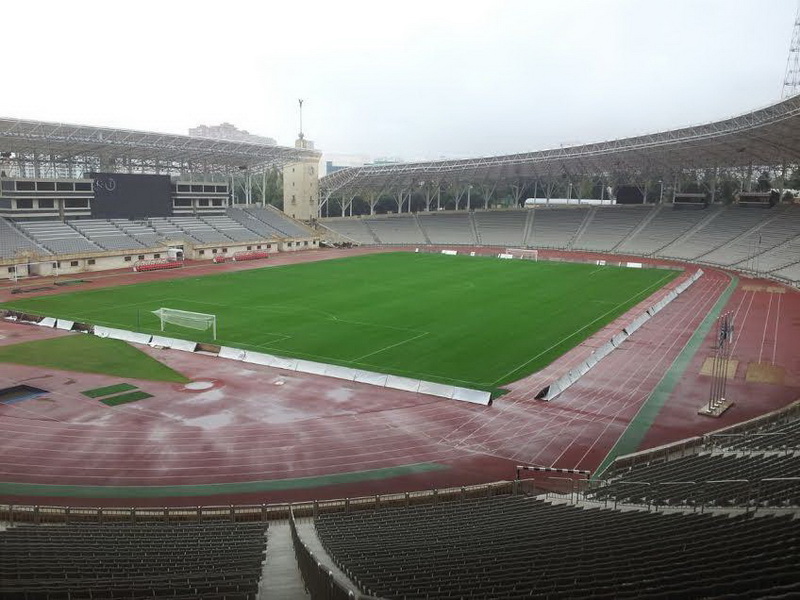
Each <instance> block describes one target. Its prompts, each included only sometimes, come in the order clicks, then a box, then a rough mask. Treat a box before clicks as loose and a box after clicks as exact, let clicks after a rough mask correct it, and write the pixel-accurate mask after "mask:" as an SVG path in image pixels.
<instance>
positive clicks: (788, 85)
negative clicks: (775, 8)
mask: <svg viewBox="0 0 800 600" xmlns="http://www.w3.org/2000/svg"><path fill="white" fill-rule="evenodd" d="M798 92H800V3H798V7H797V15H796V16H795V19H794V28H793V29H792V41H791V43H790V44H789V57H788V58H787V59H786V75H785V76H784V78H783V92H782V94H781V99H786V98H789V97H791V96H794V95H795V94H797V93H798Z"/></svg>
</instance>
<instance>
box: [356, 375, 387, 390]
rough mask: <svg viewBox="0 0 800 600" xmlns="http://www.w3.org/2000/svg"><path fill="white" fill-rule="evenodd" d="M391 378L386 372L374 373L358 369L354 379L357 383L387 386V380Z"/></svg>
mask: <svg viewBox="0 0 800 600" xmlns="http://www.w3.org/2000/svg"><path fill="white" fill-rule="evenodd" d="M388 378H389V376H388V375H385V374H384V373H374V372H373V371H358V372H357V373H356V378H355V379H354V381H355V382H356V383H366V384H367V385H377V386H379V387H386V380H387V379H388Z"/></svg>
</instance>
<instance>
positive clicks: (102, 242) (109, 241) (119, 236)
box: [67, 219, 145, 250]
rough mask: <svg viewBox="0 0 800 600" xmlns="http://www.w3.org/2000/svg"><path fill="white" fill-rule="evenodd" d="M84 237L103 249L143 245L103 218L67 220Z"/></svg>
mask: <svg viewBox="0 0 800 600" xmlns="http://www.w3.org/2000/svg"><path fill="white" fill-rule="evenodd" d="M67 224H68V225H70V226H72V227H74V228H75V229H76V230H77V231H79V232H80V233H81V234H82V235H84V236H85V237H86V238H88V239H89V240H91V241H92V242H94V243H95V244H97V245H98V246H100V247H101V248H102V249H103V250H136V249H139V248H143V247H145V246H144V245H143V244H142V243H141V242H139V241H138V240H137V239H135V238H133V237H131V236H130V235H128V234H127V233H125V232H124V231H123V230H122V229H120V228H119V227H117V225H116V224H115V223H112V222H111V221H107V220H105V219H84V220H73V221H68V222H67Z"/></svg>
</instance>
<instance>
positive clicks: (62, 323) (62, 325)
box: [56, 319, 75, 331]
mask: <svg viewBox="0 0 800 600" xmlns="http://www.w3.org/2000/svg"><path fill="white" fill-rule="evenodd" d="M73 325H75V321H67V320H66V319H57V320H56V329H63V330H64V331H72V326H73Z"/></svg>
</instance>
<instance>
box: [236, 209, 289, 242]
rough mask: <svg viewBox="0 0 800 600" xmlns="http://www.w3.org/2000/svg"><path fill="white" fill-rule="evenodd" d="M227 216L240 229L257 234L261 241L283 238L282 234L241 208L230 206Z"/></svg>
mask: <svg viewBox="0 0 800 600" xmlns="http://www.w3.org/2000/svg"><path fill="white" fill-rule="evenodd" d="M227 216H228V217H230V218H231V220H233V221H235V222H236V223H239V225H241V226H242V227H244V228H246V229H248V230H249V231H252V232H254V233H256V234H258V236H259V237H260V238H261V239H267V240H270V239H274V238H279V237H283V236H284V234H283V233H282V232H280V231H278V230H277V229H275V228H274V227H271V226H270V225H268V224H267V223H265V222H264V221H261V220H260V219H257V218H256V217H254V216H253V215H251V214H250V213H249V212H247V211H245V210H244V209H243V208H239V207H234V206H231V207H229V208H228V212H227Z"/></svg>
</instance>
